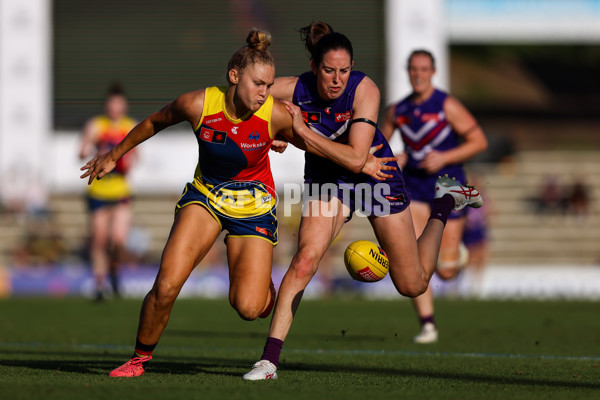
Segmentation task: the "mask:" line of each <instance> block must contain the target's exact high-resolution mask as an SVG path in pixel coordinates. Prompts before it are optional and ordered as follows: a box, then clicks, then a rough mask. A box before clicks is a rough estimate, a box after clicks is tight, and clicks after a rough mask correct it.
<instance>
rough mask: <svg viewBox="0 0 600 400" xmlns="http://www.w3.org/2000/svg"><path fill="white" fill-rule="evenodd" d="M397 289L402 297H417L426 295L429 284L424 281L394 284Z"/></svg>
mask: <svg viewBox="0 0 600 400" xmlns="http://www.w3.org/2000/svg"><path fill="white" fill-rule="evenodd" d="M394 284H395V286H396V289H397V290H398V292H400V294H401V295H402V296H406V297H417V296H420V295H422V294H423V293H425V291H426V290H427V286H428V283H427V281H425V280H424V279H422V280H414V281H408V282H407V281H402V282H394Z"/></svg>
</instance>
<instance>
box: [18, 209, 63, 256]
mask: <svg viewBox="0 0 600 400" xmlns="http://www.w3.org/2000/svg"><path fill="white" fill-rule="evenodd" d="M28 225H29V226H27V230H26V231H25V234H24V236H23V238H22V239H21V241H20V243H19V244H18V245H17V246H15V248H14V249H13V251H12V263H13V264H14V265H16V266H35V265H41V266H44V265H55V264H57V263H60V262H61V261H62V260H63V259H64V257H65V256H66V255H67V246H66V243H65V241H64V238H63V237H62V235H61V234H60V232H59V231H58V230H57V229H56V226H55V225H53V224H52V222H51V221H50V220H44V221H36V222H34V223H33V224H28Z"/></svg>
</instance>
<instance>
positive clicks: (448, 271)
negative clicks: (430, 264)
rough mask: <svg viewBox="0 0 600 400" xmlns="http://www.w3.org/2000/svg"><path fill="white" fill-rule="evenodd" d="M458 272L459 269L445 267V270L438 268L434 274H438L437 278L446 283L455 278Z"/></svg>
mask: <svg viewBox="0 0 600 400" xmlns="http://www.w3.org/2000/svg"><path fill="white" fill-rule="evenodd" d="M459 271H460V269H459V268H458V266H457V267H447V268H438V269H437V270H436V273H437V274H438V276H439V277H440V278H441V279H443V280H445V281H447V280H450V279H453V278H455V277H456V275H458V272H459Z"/></svg>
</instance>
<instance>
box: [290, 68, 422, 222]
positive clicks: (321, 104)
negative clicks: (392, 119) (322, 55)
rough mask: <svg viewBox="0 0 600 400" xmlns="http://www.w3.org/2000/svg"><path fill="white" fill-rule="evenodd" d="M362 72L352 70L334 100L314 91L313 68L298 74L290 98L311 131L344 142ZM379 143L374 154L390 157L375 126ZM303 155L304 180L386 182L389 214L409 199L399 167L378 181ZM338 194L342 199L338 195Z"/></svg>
mask: <svg viewBox="0 0 600 400" xmlns="http://www.w3.org/2000/svg"><path fill="white" fill-rule="evenodd" d="M365 76H366V75H365V74H364V73H362V72H358V71H352V72H351V73H350V77H349V79H348V83H347V86H346V89H345V91H344V93H342V95H341V96H340V97H338V98H337V99H335V100H333V101H327V100H323V99H322V98H321V97H320V96H319V94H318V92H317V77H316V76H315V74H314V73H313V72H312V71H308V72H305V73H303V74H302V75H300V76H299V77H298V81H297V83H296V88H295V89H294V95H293V98H292V102H293V103H294V104H296V105H297V106H299V107H300V109H301V110H302V115H303V116H304V121H305V122H306V124H307V125H308V126H309V127H310V129H311V130H312V131H313V132H315V133H317V134H318V135H320V136H322V137H324V138H326V139H329V140H332V141H335V142H339V143H347V142H348V135H349V133H350V125H351V124H352V108H353V104H354V96H355V93H356V88H357V87H358V85H359V84H360V82H361V81H362V80H363V78H364V77H365ZM360 123H364V122H360ZM381 143H383V147H382V148H381V149H379V150H378V151H376V152H375V153H374V155H375V156H376V157H393V153H392V150H391V148H390V146H389V144H388V142H387V140H385V137H384V136H383V134H382V133H381V131H380V130H379V128H377V129H376V130H375V136H374V137H373V143H372V144H371V147H373V146H377V145H379V144H381ZM304 157H305V166H304V179H305V182H306V183H317V184H326V183H333V184H336V185H338V186H340V185H344V184H349V185H354V186H356V185H358V184H363V186H364V184H367V185H371V186H375V185H376V184H378V183H385V184H387V185H389V188H390V194H389V195H386V196H385V197H386V198H387V199H388V201H389V202H390V204H391V209H390V213H392V214H393V213H397V212H400V211H402V210H404V209H405V208H406V207H407V206H408V204H409V202H410V199H409V196H408V192H407V191H406V190H405V187H404V180H403V178H402V173H401V172H400V170H399V169H397V170H395V171H385V172H386V173H389V174H390V175H393V178H389V179H386V180H385V181H377V180H376V179H374V178H372V177H370V176H368V175H365V174H362V173H358V174H355V173H352V172H350V171H349V170H347V169H345V168H344V167H342V166H340V165H338V164H336V163H334V162H333V161H331V160H329V159H326V158H323V157H319V156H317V155H314V154H311V153H308V152H306V153H305V156H304ZM339 198H340V199H342V197H341V196H340V197H339ZM351 203H352V204H349V205H350V206H351V208H352V209H353V210H354V209H357V207H359V206H361V205H360V204H355V203H354V201H351ZM363 203H364V201H363ZM363 205H364V204H363ZM367 208H368V207H367Z"/></svg>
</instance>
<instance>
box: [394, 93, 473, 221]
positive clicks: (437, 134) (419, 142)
mask: <svg viewBox="0 0 600 400" xmlns="http://www.w3.org/2000/svg"><path fill="white" fill-rule="evenodd" d="M447 97H448V94H447V93H445V92H443V91H441V90H438V89H435V90H434V92H433V94H432V95H431V97H430V98H429V99H427V100H426V101H424V102H423V103H421V104H416V103H414V102H413V101H412V100H411V96H408V97H406V98H404V99H403V100H401V101H400V102H399V103H398V104H397V105H396V107H395V114H394V125H395V126H396V127H397V128H398V129H399V130H400V135H401V136H402V142H403V143H404V151H405V152H406V153H407V154H408V160H407V162H406V165H405V166H404V168H403V170H402V173H403V175H404V180H405V182H406V188H407V189H408V191H409V192H410V195H411V198H412V200H414V201H421V202H427V203H429V204H433V198H434V193H435V181H436V179H437V178H438V176H443V175H444V174H448V176H450V177H451V178H456V180H457V181H459V182H461V183H463V184H464V183H465V180H466V177H465V171H464V168H463V164H462V163H461V164H450V165H446V166H445V167H444V168H442V169H441V170H439V171H437V172H435V173H433V174H429V173H428V172H427V171H426V170H424V169H421V168H419V163H420V162H421V161H423V159H424V158H425V156H426V155H427V154H428V153H429V152H431V151H432V150H437V151H446V150H449V149H453V148H455V147H457V146H458V145H459V137H458V135H457V134H456V132H454V130H453V129H452V126H451V125H450V124H449V122H448V120H447V119H446V114H445V113H444V101H445V100H446V98H447ZM465 210H466V209H465ZM465 213H466V211H461V212H452V214H450V218H457V217H459V216H460V215H462V214H465Z"/></svg>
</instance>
